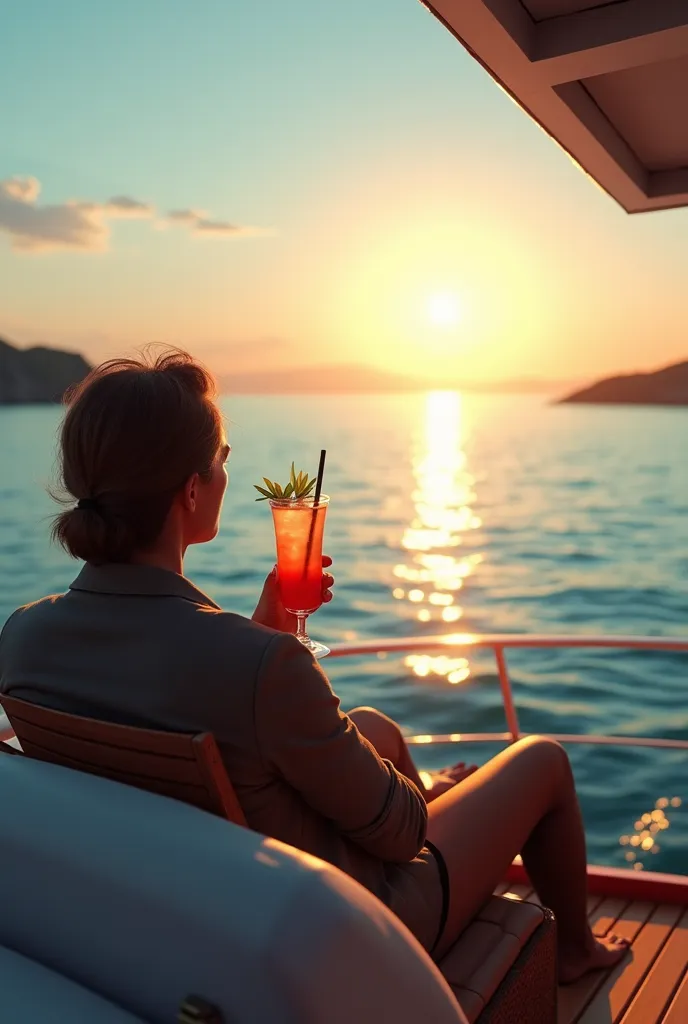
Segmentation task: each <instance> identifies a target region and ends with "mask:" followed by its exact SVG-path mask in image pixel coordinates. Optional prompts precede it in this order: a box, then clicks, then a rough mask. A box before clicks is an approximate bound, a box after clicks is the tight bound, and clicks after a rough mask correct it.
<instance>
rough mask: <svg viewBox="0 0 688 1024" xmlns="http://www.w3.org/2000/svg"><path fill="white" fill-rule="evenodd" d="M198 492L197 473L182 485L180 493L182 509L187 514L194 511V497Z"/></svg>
mask: <svg viewBox="0 0 688 1024" xmlns="http://www.w3.org/2000/svg"><path fill="white" fill-rule="evenodd" d="M197 491H198V473H194V474H193V476H190V477H189V479H188V480H187V481H186V483H185V484H184V490H183V492H182V496H183V501H184V508H185V509H186V510H187V511H188V512H195V511H196V497H197Z"/></svg>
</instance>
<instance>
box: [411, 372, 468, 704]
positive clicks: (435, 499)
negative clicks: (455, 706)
mask: <svg viewBox="0 0 688 1024" xmlns="http://www.w3.org/2000/svg"><path fill="white" fill-rule="evenodd" d="M465 429H466V425H465V422H464V408H463V402H462V398H461V395H460V394H459V393H458V392H456V391H432V392H430V393H429V394H428V395H427V396H426V399H425V430H424V435H423V443H422V445H421V446H420V450H419V451H416V452H415V454H414V457H413V475H414V479H415V482H416V488H415V490H414V492H413V495H412V500H413V506H414V518H413V520H412V522H411V524H410V526H408V527H407V528H406V530H405V531H404V534H403V537H402V541H401V546H402V548H403V549H404V550H405V551H406V552H407V553H408V560H407V561H404V562H400V563H399V564H397V565H395V567H394V576H395V577H396V578H397V580H399V581H403V582H404V583H405V584H407V585H408V584H411V585H410V586H406V587H404V586H396V587H395V588H394V589H393V590H392V597H394V598H395V599H396V600H398V601H404V600H405V601H409V602H410V603H411V604H413V605H414V606H417V607H416V618H417V619H418V621H419V622H434V621H437V622H438V623H453V622H457V621H458V620H459V619H460V618H461V616H462V614H463V611H462V608H461V605H460V604H459V603H458V595H459V591H460V590H461V589H462V587H463V585H464V581H465V580H466V578H467V577H468V576H470V575H471V573H473V572H474V570H475V568H476V566H478V565H479V564H480V562H481V561H482V555H481V554H479V553H476V552H473V553H471V554H469V555H465V556H458V555H457V553H456V550H455V549H456V548H458V547H460V546H461V544H462V542H463V535H464V534H465V533H466V532H467V531H469V530H475V529H477V528H478V527H479V526H480V525H481V522H480V519H479V518H478V517H477V516H476V515H475V514H474V512H473V510H472V508H471V506H472V503H473V502H474V501H475V492H474V490H473V488H474V484H475V480H474V478H473V477H472V476H471V474H470V473H469V472H468V468H467V458H466V453H465V451H464V447H463V442H464V437H465ZM404 663H405V664H406V665H407V666H408V667H409V668H411V669H412V670H413V672H414V673H415V674H416V675H417V676H420V677H425V676H442V677H444V678H446V679H447V681H448V682H449V683H453V684H457V683H462V682H464V681H465V680H466V679H468V678H469V676H470V667H469V664H468V661H467V659H466V658H463V657H448V656H447V655H439V656H431V655H428V654H410V655H408V657H407V658H406V659H405V662H404Z"/></svg>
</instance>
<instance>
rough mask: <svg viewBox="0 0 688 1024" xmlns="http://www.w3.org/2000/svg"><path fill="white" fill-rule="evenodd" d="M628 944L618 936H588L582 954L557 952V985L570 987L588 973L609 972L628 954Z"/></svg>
mask: <svg viewBox="0 0 688 1024" xmlns="http://www.w3.org/2000/svg"><path fill="white" fill-rule="evenodd" d="M629 948H630V942H629V941H628V939H620V938H619V937H618V935H605V936H604V938H602V939H596V938H595V937H594V936H593V935H591V936H590V942H589V944H588V946H587V949H585V950H584V951H583V952H582V953H581V952H580V951H579V952H576V953H574V952H565V951H564V950H561V949H560V950H559V983H560V984H561V985H570V984H571V983H572V982H574V981H577V980H578V979H579V978H580V977H581V976H582V975H583V974H587V973H588V971H604V970H609V968H610V967H613V966H614V965H615V964H617V963H618V962H619V961H620V960H621V959H622V958H623V957H624V956H625V955H626V953H627V952H628V950H629Z"/></svg>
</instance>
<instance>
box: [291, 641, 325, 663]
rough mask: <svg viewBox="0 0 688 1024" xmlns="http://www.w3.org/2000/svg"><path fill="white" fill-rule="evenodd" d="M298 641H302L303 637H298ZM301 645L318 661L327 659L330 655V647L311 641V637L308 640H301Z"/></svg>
mask: <svg viewBox="0 0 688 1024" xmlns="http://www.w3.org/2000/svg"><path fill="white" fill-rule="evenodd" d="M297 640H301V637H297ZM301 643H302V644H303V646H304V647H305V648H306V649H307V650H309V651H310V652H311V654H312V655H313V657H314V658H316V659H317V660H320V658H325V657H326V656H327V655H328V654H329V653H330V648H329V647H326V646H325V644H321V643H318V641H317V640H311V638H310V637H308V639H307V640H301Z"/></svg>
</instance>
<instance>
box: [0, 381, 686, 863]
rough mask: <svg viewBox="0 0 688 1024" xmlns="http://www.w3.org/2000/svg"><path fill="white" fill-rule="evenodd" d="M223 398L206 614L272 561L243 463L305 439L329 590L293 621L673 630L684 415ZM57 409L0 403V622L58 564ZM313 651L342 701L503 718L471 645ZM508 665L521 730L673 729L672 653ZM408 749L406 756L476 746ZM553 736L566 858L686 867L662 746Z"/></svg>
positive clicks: (292, 454) (533, 657) (276, 458)
mask: <svg viewBox="0 0 688 1024" xmlns="http://www.w3.org/2000/svg"><path fill="white" fill-rule="evenodd" d="M224 404H225V410H226V413H227V416H228V418H229V421H230V426H229V434H230V440H231V443H232V446H233V453H232V457H231V460H230V466H229V468H230V488H229V491H228V495H227V500H226V503H225V507H224V514H223V521H222V528H221V532H220V536H219V537H218V539H217V540H216V541H215V542H214V543H213V544H211V545H206V546H205V547H203V548H198V549H192V551H191V552H190V554H189V557H188V559H187V565H186V571H187V574H188V575H189V576H190V577H191V578H192V579H193V580H194V581H195V582H196V583H197V584H198V585H199V586H200V587H201V588H202V589H203V590H205V591H206V592H207V593H208V594H210V595H211V596H212V597H213V598H214V599H215V600H216V601H218V602H219V603H221V604H222V605H224V606H225V607H227V608H231V609H232V610H235V611H239V612H243V613H246V614H250V612H251V611H252V609H253V606H254V604H255V601H256V599H257V596H258V593H259V590H260V586H261V584H262V579H263V577H264V575H265V573H266V572H268V571H269V569H270V568H271V566H272V564H273V562H274V546H273V534H272V525H271V519H270V513H269V509H268V508H267V507H266V505H265V504H255V503H254V500H253V495H254V493H255V492H253V489H252V486H251V485H252V484H253V483H254V482H259V480H260V477H261V476H263V475H265V476H268V477H270V478H272V479H275V478H277V479H278V480H280V481H284V479H286V476H287V474H288V470H289V465H290V462H291V460H292V459H295V460H296V464H297V469H298V468H300V467H303V468H306V469H309V470H310V471H311V472H314V471H315V469H316V467H317V458H318V452H319V449H320V448H321V447H326V448H327V449H328V464H327V471H326V487H325V490H326V491H327V492H328V493H329V494H330V495H331V498H332V502H331V507H330V510H329V513H328V522H327V527H326V537H327V542H326V549H327V551H328V552H329V553H330V554H331V555H332V556H333V558H334V571H335V573H336V578H337V586H336V591H335V600H334V601H333V602H332V604H331V605H330V606H329V607H327V608H324V609H322V610H321V611H319V612H318V613H317V615H316V616H314V617H313V618H312V619H311V621H310V630H311V633H312V635H313V636H314V637H316V638H322V639H323V640H325V641H335V640H348V639H351V640H353V639H358V638H371V639H372V638H376V637H391V636H404V635H406V634H411V635H414V636H423V635H426V634H429V633H437V632H446V633H450V632H457V631H460V632H467V631H476V632H541V633H574V634H575V633H599V634H605V633H627V634H637V635H641V634H650V635H655V636H668V635H676V636H685V637H688V458H687V457H686V451H687V448H688V445H687V444H686V441H687V439H688V410H682V409H622V408H617V409H613V408H585V407H575V406H562V407H555V406H549V405H547V404H546V403H545V402H544V401H543V400H542V399H540V398H535V399H534V398H531V397H528V398H524V397H508V398H504V397H499V398H497V397H486V396H461V395H458V394H456V393H453V392H434V393H432V394H427V395H410V396H407V395H404V396H385V397H372V396H360V397H359V396H345V397H337V398H331V397H307V398H302V397H288V398H264V397H260V398H258V397H255V398H254V397H241V398H236V399H226V400H225V403H224ZM59 417H60V410H58V409H53V408H39V407H25V408H17V409H11V408H0V439H1V441H2V443H1V445H0V498H1V499H2V500H1V502H0V572H1V573H2V588H1V589H0V624H2V623H3V622H4V621H5V619H6V618H7V616H8V615H9V614H10V613H11V612H12V611H13V609H14V608H15V607H16V606H17V605H19V604H23V603H25V602H27V601H32V600H35V599H36V598H39V597H42V596H44V595H45V594H46V593H53V592H57V591H61V590H64V589H65V588H66V586H67V585H68V584H69V582H70V581H71V580H72V579H73V577H74V576H75V575H76V570H77V567H76V566H75V564H74V563H72V562H71V561H70V560H69V559H68V558H67V557H66V556H65V555H63V554H62V553H61V552H59V551H58V550H56V549H55V548H51V547H50V546H49V544H48V539H47V535H48V522H47V517H48V516H49V514H50V511H51V503H50V500H49V499H48V498H47V496H46V494H45V492H44V485H45V484H46V483H47V482H49V481H50V479H51V477H52V472H53V465H54V451H55V435H56V428H57V424H58V422H59ZM464 655H465V656H464ZM323 664H324V667H325V669H326V671H328V672H329V674H330V677H331V679H332V681H333V684H334V686H335V689H336V690H337V691H338V693H339V694H340V696H341V697H342V701H343V703H344V706H345V707H351V706H353V705H355V704H361V703H368V704H375V705H376V706H378V707H379V708H381V709H382V710H383V711H385V712H387V713H388V714H390V715H392V716H394V717H395V718H396V719H398V720H399V721H400V722H401V723H402V725H403V726H404V727H405V728H407V729H408V730H409V731H412V732H414V733H431V732H452V731H460V730H461V731H468V732H482V731H496V730H501V729H503V728H504V717H503V713H502V709H501V701H500V695H499V687H498V683H497V677H496V673H495V667H494V661H493V656H492V655H491V654H490V653H489V652H471V651H468V652H458V651H457V652H456V656H455V657H453V658H449V657H447V656H446V655H445V656H444V657H443V658H439V657H437V658H434V657H427V656H426V657H422V658H419V657H416V658H415V659H414V658H413V657H399V658H392V657H387V658H378V657H373V658H368V659H355V660H352V659H349V660H346V661H339V662H331V663H329V664H328V662H327V661H325V662H324V663H323ZM509 664H510V667H511V669H512V676H513V679H514V690H515V696H516V701H517V706H518V709H519V713H520V719H521V725H522V728H523V729H524V730H526V731H546V732H576V733H577V732H594V733H627V734H635V735H643V736H666V737H677V738H682V739H686V738H688V671H687V669H688V655H678V654H666V653H664V654H662V653H656V652H636V653H632V652H626V651H611V652H604V651H599V650H563V651H553V650H552V651H519V652H513V653H511V654H510V655H509ZM414 749H415V751H416V752H417V759H418V763H419V766H420V767H421V768H433V767H439V766H440V765H441V764H443V763H451V762H452V761H455V760H458V759H459V756H461V757H462V758H463V759H467V758H468V757H470V758H472V759H475V760H478V761H482V760H484V759H485V758H486V756H487V754H488V753H489V752H490V751H489V750H488V749H487V748H485V747H477V748H473V749H468V748H465V747H463V746H461V747H456V746H452V747H438V748H428V747H422V746H421V747H416V748H414ZM569 752H570V754H571V758H572V761H573V764H574V769H575V773H576V778H577V782H578V786H579V792H580V795H581V800H582V804H583V809H584V813H585V819H586V825H587V830H588V838H589V846H590V859H591V860H592V861H594V862H597V863H606V864H616V865H625V864H627V863H631V862H634V863H640V864H642V865H643V867H644V868H645V869H646V870H659V871H677V872H681V871H683V872H686V871H688V757H686V754H685V752H679V751H673V752H672V751H652V750H638V749H633V748H623V747H621V748H618V749H609V748H600V747H585V746H575V747H572V748H570V751H569ZM672 798H675V799H674V800H673V806H672V803H669V805H668V806H666V808H665V812H664V813H665V815H666V817H665V819H664V820H665V821H668V823H669V825H668V827H666V826H664V827H662V828H660V829H659V830H655V831H656V834H655V835H654V836H653V840H654V841H655V848H654V850H645V849H643V839H642V838H641V837H640V835H639V833H640V832H641V831H642V830H644V829H646V828H647V827H648V826H647V825H645V824H643V823H642V815H643V814H649V813H650V812H651V811H652V810H653V809H654V808H655V804H656V801H658V800H661V801H663V800H664V799H668V800H670V801H671V799H672ZM679 800H681V801H682V805H680V806H678V801H679ZM660 806H662V805H661V804H660ZM648 824H649V822H648ZM622 837H623V841H621V840H622ZM466 838H467V841H469V842H470V836H468V837H466ZM632 840H634V842H632ZM648 845H650V844H649V843H648V842H645V846H648ZM633 857H635V861H632V858H633Z"/></svg>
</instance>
